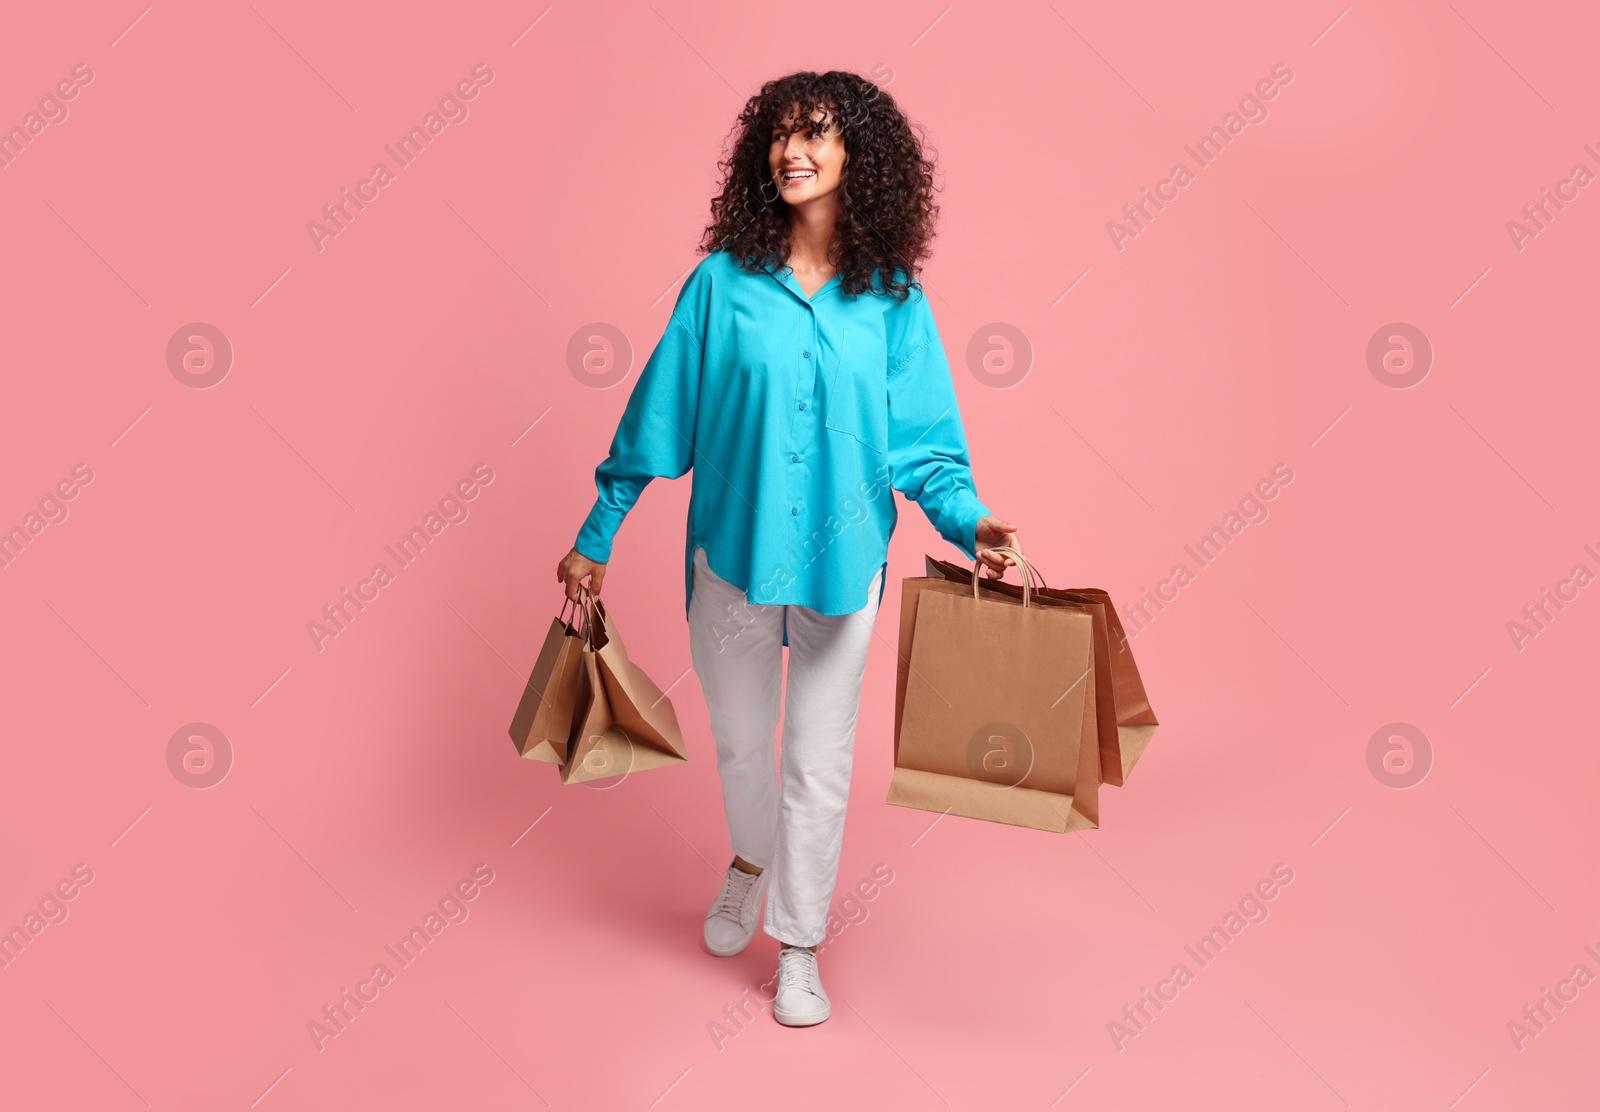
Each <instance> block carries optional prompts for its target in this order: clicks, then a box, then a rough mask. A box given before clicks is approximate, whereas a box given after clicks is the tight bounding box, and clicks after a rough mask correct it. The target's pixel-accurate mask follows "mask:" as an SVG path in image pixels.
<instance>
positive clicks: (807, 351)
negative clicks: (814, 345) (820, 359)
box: [800, 348, 811, 359]
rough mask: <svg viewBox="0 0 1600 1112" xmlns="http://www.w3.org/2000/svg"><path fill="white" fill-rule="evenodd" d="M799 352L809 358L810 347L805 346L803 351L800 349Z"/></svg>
mask: <svg viewBox="0 0 1600 1112" xmlns="http://www.w3.org/2000/svg"><path fill="white" fill-rule="evenodd" d="M800 354H801V355H803V356H805V358H807V359H810V358H811V349H810V348H807V349H806V350H805V351H802V352H801V353H800Z"/></svg>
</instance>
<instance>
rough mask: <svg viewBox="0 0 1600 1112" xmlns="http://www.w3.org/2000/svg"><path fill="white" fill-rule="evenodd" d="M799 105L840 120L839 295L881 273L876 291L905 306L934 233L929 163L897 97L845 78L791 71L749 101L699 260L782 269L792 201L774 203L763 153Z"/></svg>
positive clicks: (724, 165)
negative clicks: (721, 255)
mask: <svg viewBox="0 0 1600 1112" xmlns="http://www.w3.org/2000/svg"><path fill="white" fill-rule="evenodd" d="M796 106H798V111H799V116H798V118H799V119H801V120H805V119H809V118H811V117H812V115H813V114H814V113H816V111H817V110H818V109H819V108H820V109H821V110H822V112H823V113H824V116H823V117H822V122H823V123H824V124H826V123H828V122H830V121H831V122H836V123H837V124H838V126H839V132H840V135H841V136H842V137H843V139H844V143H845V165H844V170H843V173H842V176H841V178H840V182H839V199H840V217H839V222H838V226H837V227H836V228H835V230H834V246H833V251H832V254H833V256H834V257H836V258H837V260H838V263H839V284H840V288H841V289H842V290H843V291H844V292H845V293H846V294H847V295H849V296H852V297H854V296H856V295H857V294H860V293H862V292H863V291H865V290H867V289H869V288H872V287H873V276H874V273H875V272H877V273H878V274H879V275H880V282H879V285H878V287H877V288H879V289H881V290H883V292H886V293H888V294H890V295H892V296H894V297H895V298H897V299H899V300H902V301H903V300H904V299H905V298H906V296H907V294H908V292H909V290H910V288H911V283H915V281H916V277H915V276H916V274H917V272H918V271H920V269H921V264H922V260H923V259H924V258H926V257H927V255H928V254H929V246H930V244H931V243H932V241H933V238H934V234H935V233H934V230H933V227H934V221H935V219H936V218H937V217H938V214H939V206H938V205H937V204H936V203H935V201H934V199H933V194H934V185H933V172H934V168H935V166H934V160H933V159H932V158H930V157H928V156H927V155H925V154H924V151H923V145H922V142H921V138H920V136H919V135H918V134H916V133H915V132H914V131H913V128H912V125H911V123H910V122H909V121H908V120H907V119H906V117H905V115H904V114H903V113H902V112H901V111H900V108H899V106H898V105H896V104H895V102H894V98H893V97H891V96H890V95H889V94H888V93H887V92H885V91H884V90H883V89H881V88H879V87H878V86H877V85H876V84H875V83H873V82H871V81H869V80H867V79H866V78H864V77H861V76H860V75H858V74H854V73H848V72H845V71H842V70H829V71H828V72H827V73H823V74H817V73H812V72H810V71H802V72H800V73H791V74H789V75H788V76H786V77H779V78H776V79H774V80H772V81H768V82H767V83H766V84H765V85H763V86H762V87H761V91H760V92H759V93H757V94H756V95H755V96H752V97H751V98H750V99H749V100H748V101H746V102H745V106H744V110H743V111H742V112H740V114H739V118H738V120H737V121H736V122H735V124H734V127H733V130H732V133H731V134H732V135H733V144H732V151H731V153H730V154H729V156H728V158H727V159H725V160H723V161H720V162H718V164H717V166H718V169H720V170H721V171H722V173H723V179H722V185H721V191H720V192H719V193H718V195H717V196H716V197H714V198H712V200H711V216H712V220H711V223H710V224H708V225H707V226H706V230H705V236H704V238H703V239H702V241H701V243H700V248H699V250H700V252H701V253H702V254H705V253H709V252H711V251H713V250H722V251H726V252H728V253H729V254H730V255H732V256H733V257H734V258H735V259H737V260H738V261H739V265H740V266H741V267H743V268H744V269H746V270H751V271H757V270H760V269H762V268H764V267H769V266H770V267H782V266H784V265H786V264H787V262H788V258H789V231H790V209H789V203H788V202H787V201H784V200H783V199H782V197H781V196H779V195H777V194H778V192H779V191H778V189H777V187H776V186H775V185H774V184H773V182H772V174H771V171H770V169H769V167H768V162H767V154H768V150H769V148H770V146H771V137H772V129H773V126H774V125H775V124H777V123H778V122H779V121H780V120H783V119H786V118H787V117H788V115H789V113H790V111H791V109H794V108H795V107H796ZM830 106H831V110H830ZM902 271H903V272H904V274H905V275H907V276H909V277H910V279H911V283H908V282H906V281H905V280H903V279H902V278H901V272H902Z"/></svg>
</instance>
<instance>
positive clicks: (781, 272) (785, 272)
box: [767, 265, 839, 305]
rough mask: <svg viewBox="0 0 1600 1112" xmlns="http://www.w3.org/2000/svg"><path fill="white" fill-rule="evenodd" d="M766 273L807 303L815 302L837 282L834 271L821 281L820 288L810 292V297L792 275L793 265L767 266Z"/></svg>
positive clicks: (837, 276)
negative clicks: (829, 276) (830, 275)
mask: <svg viewBox="0 0 1600 1112" xmlns="http://www.w3.org/2000/svg"><path fill="white" fill-rule="evenodd" d="M767 273H768V274H770V275H772V277H773V278H774V279H775V280H776V281H777V282H778V283H779V284H780V285H782V286H783V287H784V288H786V289H788V290H789V291H791V292H792V293H793V294H794V295H795V296H796V297H798V298H799V299H800V300H801V301H804V302H806V303H807V304H808V305H814V304H816V302H817V301H818V300H819V299H820V298H821V297H822V295H823V294H826V293H828V292H830V291H831V290H832V289H833V288H834V287H835V286H836V285H837V284H838V282H839V275H838V274H837V273H835V274H834V276H833V277H832V278H829V279H828V280H827V281H826V282H824V283H822V286H821V288H819V289H818V290H817V292H816V293H814V294H812V295H811V296H810V297H807V296H806V292H805V291H804V290H802V289H801V288H800V283H799V281H798V280H797V279H796V278H795V276H794V268H793V267H791V266H788V265H784V266H782V267H773V266H768V267H767Z"/></svg>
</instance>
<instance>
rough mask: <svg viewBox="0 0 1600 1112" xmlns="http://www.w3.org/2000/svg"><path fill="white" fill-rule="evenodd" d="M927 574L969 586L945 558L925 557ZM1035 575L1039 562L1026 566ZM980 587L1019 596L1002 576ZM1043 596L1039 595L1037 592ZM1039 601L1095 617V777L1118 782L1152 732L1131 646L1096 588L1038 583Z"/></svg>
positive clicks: (963, 572)
mask: <svg viewBox="0 0 1600 1112" xmlns="http://www.w3.org/2000/svg"><path fill="white" fill-rule="evenodd" d="M925 559H926V564H927V569H928V574H929V575H930V576H932V575H941V576H943V577H945V578H946V579H949V580H950V581H951V582H954V583H960V584H964V585H970V583H971V581H972V572H971V571H969V570H968V569H967V568H965V567H963V566H962V565H960V564H954V563H951V562H950V561H948V560H936V559H934V558H933V557H932V556H928V557H926V558H925ZM1030 568H1031V570H1032V571H1033V572H1034V573H1035V574H1037V573H1038V567H1037V566H1035V565H1030ZM981 583H982V588H983V589H984V590H993V591H999V592H1001V593H1004V594H1008V595H1010V596H1012V597H1015V598H1020V597H1021V594H1022V588H1021V587H1019V586H1017V585H1016V584H1012V583H1006V582H1004V581H1001V580H995V579H988V578H983V579H981ZM1039 596H1042V597H1039ZM1036 597H1039V601H1040V603H1041V604H1042V605H1050V604H1051V602H1052V600H1059V601H1062V602H1066V603H1071V604H1076V605H1082V606H1087V607H1089V608H1090V612H1091V615H1092V616H1093V618H1094V622H1095V680H1096V682H1095V717H1096V723H1097V725H1098V728H1099V744H1100V779H1101V782H1102V783H1106V784H1111V785H1114V786H1117V787H1121V786H1122V785H1123V784H1125V783H1126V782H1127V779H1128V776H1129V775H1130V774H1131V773H1132V772H1133V766H1134V765H1135V764H1136V763H1137V762H1138V760H1139V758H1140V757H1141V756H1142V755H1143V754H1144V751H1145V748H1146V747H1147V746H1148V745H1149V744H1150V739H1151V738H1152V737H1154V736H1155V732H1156V727H1157V726H1158V725H1159V724H1160V723H1158V722H1157V721H1156V716H1155V712H1154V711H1153V710H1152V709H1151V708H1150V697H1149V696H1148V695H1147V694H1146V693H1145V687H1144V681H1143V679H1141V678H1140V676H1139V666H1138V664H1136V663H1135V662H1134V659H1133V646H1132V645H1131V644H1130V643H1129V640H1128V636H1127V634H1126V633H1125V632H1123V627H1122V621H1121V619H1120V618H1118V616H1117V608H1116V606H1115V605H1114V604H1113V603H1112V601H1111V596H1110V595H1108V594H1107V593H1106V592H1105V591H1102V590H1100V589H1099V588H1097V587H1068V588H1052V587H1042V588H1038V589H1037V590H1036Z"/></svg>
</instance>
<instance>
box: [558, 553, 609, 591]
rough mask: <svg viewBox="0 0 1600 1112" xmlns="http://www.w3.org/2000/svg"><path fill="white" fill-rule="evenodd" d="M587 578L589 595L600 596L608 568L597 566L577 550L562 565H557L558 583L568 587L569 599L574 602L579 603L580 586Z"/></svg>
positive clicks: (563, 559) (562, 559) (566, 557)
mask: <svg viewBox="0 0 1600 1112" xmlns="http://www.w3.org/2000/svg"><path fill="white" fill-rule="evenodd" d="M585 576H588V578H589V584H588V586H589V593H590V594H591V595H595V596H598V595H599V594H600V584H601V582H602V581H603V580H604V579H605V577H606V566H605V565H604V564H597V563H595V562H594V561H593V560H591V559H589V558H588V557H587V556H585V555H583V554H582V553H581V552H579V551H578V550H577V549H576V548H574V549H573V550H572V551H571V552H569V553H567V554H566V555H565V556H563V557H562V558H561V563H559V564H557V565H556V579H557V581H559V582H561V583H563V584H565V585H566V589H567V598H569V599H571V600H572V601H573V602H577V601H578V585H579V584H580V583H582V582H583V579H584V577H585Z"/></svg>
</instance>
